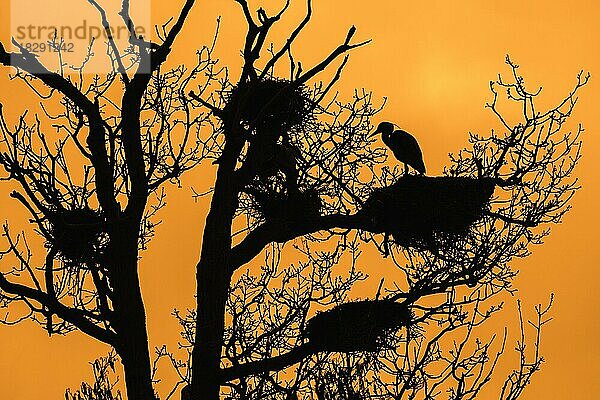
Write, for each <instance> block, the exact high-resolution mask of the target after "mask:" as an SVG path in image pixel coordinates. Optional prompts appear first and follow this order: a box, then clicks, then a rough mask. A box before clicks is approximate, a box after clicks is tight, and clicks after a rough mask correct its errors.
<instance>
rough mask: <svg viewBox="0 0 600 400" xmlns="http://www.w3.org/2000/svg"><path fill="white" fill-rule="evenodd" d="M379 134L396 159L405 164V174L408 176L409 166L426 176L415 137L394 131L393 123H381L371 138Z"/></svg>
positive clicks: (404, 132)
mask: <svg viewBox="0 0 600 400" xmlns="http://www.w3.org/2000/svg"><path fill="white" fill-rule="evenodd" d="M377 134H381V139H382V140H383V143H385V144H386V146H387V147H389V148H390V149H391V150H392V153H394V156H395V157H396V159H398V161H400V162H402V163H404V173H405V174H408V166H409V165H410V166H411V167H412V168H413V169H414V170H415V171H417V172H419V173H420V174H425V163H424V162H423V154H422V153H421V148H420V147H419V143H418V142H417V139H415V138H414V136H412V135H411V134H410V133H408V132H406V131H403V130H402V129H397V130H394V124H392V123H391V122H382V123H380V124H379V125H378V126H377V129H376V130H375V132H373V133H372V134H371V136H375V135H377Z"/></svg>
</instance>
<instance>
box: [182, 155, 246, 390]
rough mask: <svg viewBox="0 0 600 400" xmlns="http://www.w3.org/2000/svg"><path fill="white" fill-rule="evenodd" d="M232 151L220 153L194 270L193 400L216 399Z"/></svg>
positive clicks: (233, 199)
mask: <svg viewBox="0 0 600 400" xmlns="http://www.w3.org/2000/svg"><path fill="white" fill-rule="evenodd" d="M233 147H234V148H231V146H226V148H225V149H224V151H223V157H222V158H221V164H220V167H219V171H218V173H217V179H216V182H215V191H214V193H213V197H212V201H211V207H210V211H209V213H208V216H207V218H206V225H205V228H204V235H203V239H202V252H201V255H200V262H199V263H198V266H197V270H196V284H197V310H198V311H197V316H196V336H195V345H194V350H193V353H192V366H193V371H192V385H191V386H192V387H191V389H192V399H194V400H217V399H219V388H220V378H219V375H220V361H221V348H222V344H223V333H224V324H225V303H226V301H227V295H228V291H229V285H230V281H231V268H230V265H229V254H230V252H231V243H232V241H231V225H232V221H233V216H234V213H235V210H236V207H237V190H236V185H235V182H234V177H233V168H234V166H235V160H236V158H237V154H238V152H237V151H236V150H238V149H236V148H235V147H236V146H235V145H233ZM240 148H241V147H240Z"/></svg>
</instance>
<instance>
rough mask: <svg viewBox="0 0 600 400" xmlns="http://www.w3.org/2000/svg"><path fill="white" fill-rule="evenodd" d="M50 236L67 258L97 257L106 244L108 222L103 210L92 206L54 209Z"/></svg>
mask: <svg viewBox="0 0 600 400" xmlns="http://www.w3.org/2000/svg"><path fill="white" fill-rule="evenodd" d="M48 232H49V234H50V237H48V238H47V240H48V242H49V244H50V245H51V246H52V247H53V248H54V249H56V250H57V251H58V256H59V257H61V258H62V259H63V260H64V261H66V262H72V263H84V262H89V261H93V260H94V259H95V258H96V256H97V255H98V253H99V251H100V249H101V247H102V245H103V234H104V232H105V224H104V221H103V219H102V217H101V215H100V213H99V212H97V211H94V210H92V209H90V208H87V207H85V208H78V209H71V210H64V209H63V210H59V211H53V212H52V216H51V217H50V218H49V226H48Z"/></svg>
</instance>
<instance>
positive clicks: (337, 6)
mask: <svg viewBox="0 0 600 400" xmlns="http://www.w3.org/2000/svg"><path fill="white" fill-rule="evenodd" d="M71 1H73V0H71ZM111 2H114V0H110V1H104V3H111ZM292 2H293V3H294V4H293V6H292V8H291V10H290V13H289V14H288V15H287V17H286V18H287V19H286V20H284V21H282V25H283V26H290V25H289V24H292V23H294V22H295V21H298V20H299V19H300V18H302V13H303V10H304V4H303V3H302V2H301V1H298V0H292ZM6 3H8V1H7V0H3V2H2V5H1V6H0V15H1V17H0V18H2V20H3V21H2V22H3V23H5V22H6V19H7V18H8V17H7V15H8V14H7V12H6V10H7V6H8V4H6ZM165 3H167V2H159V1H155V2H154V4H153V5H152V7H153V8H152V16H153V21H154V22H155V23H162V22H163V21H165V20H166V19H167V18H168V16H170V15H172V14H173V13H174V12H175V10H176V8H177V6H178V5H179V4H180V3H183V0H174V1H173V2H171V4H165ZM259 3H260V4H264V6H265V7H266V8H270V7H272V6H273V5H277V4H280V3H281V1H274V0H269V1H264V2H254V5H255V6H256V5H257V4H259ZM218 15H221V16H222V32H221V39H220V41H219V43H218V45H217V51H216V53H217V56H218V57H219V58H221V59H222V60H223V61H224V62H225V63H226V64H230V65H232V66H233V67H234V68H233V71H234V72H233V73H234V76H235V75H236V71H237V70H236V69H235V67H236V66H237V65H238V63H239V52H238V50H239V48H240V46H241V40H242V38H243V29H244V27H245V22H244V21H243V19H242V18H241V14H240V12H239V7H238V6H237V4H235V3H234V1H233V0H218V1H217V0H211V1H206V0H205V1H198V3H197V5H196V6H195V9H194V10H193V11H192V13H191V16H190V18H189V21H188V24H187V26H186V28H184V31H183V32H182V35H181V38H180V40H179V42H177V45H176V47H175V51H174V52H173V54H172V56H171V57H172V58H171V62H172V63H186V62H189V60H192V59H193V56H194V49H196V48H198V47H200V46H201V45H203V44H207V43H208V42H209V41H210V40H211V36H210V32H211V31H212V29H213V27H214V20H215V19H216V17H217V16H218ZM114 17H115V15H114V14H113V18H114ZM599 18H600V5H598V4H597V3H596V2H592V1H570V2H557V1H554V2H548V1H537V0H536V1H528V2H523V1H512V0H511V1H506V0H504V1H502V2H481V1H474V0H472V1H458V2H448V1H429V2H396V1H389V0H387V1H386V0H370V1H368V2H366V1H356V0H352V1H341V0H328V1H318V0H317V1H315V4H314V18H313V20H312V23H311V25H310V26H309V28H308V29H307V30H306V31H305V33H304V34H303V35H302V36H301V37H300V38H299V41H298V44H297V45H296V50H297V53H298V55H299V56H300V58H301V60H302V61H303V63H304V64H305V65H310V64H311V63H313V62H315V61H317V60H318V59H319V58H320V57H322V56H323V55H325V54H327V53H328V52H329V51H330V49H331V48H332V46H335V45H337V44H338V43H339V41H340V40H341V39H343V38H344V36H345V33H346V31H347V29H348V27H349V26H350V25H352V24H354V25H356V26H357V28H358V32H357V34H356V38H357V40H362V39H368V38H372V39H373V43H372V44H371V45H369V46H368V47H365V48H362V49H359V50H357V51H356V52H354V53H352V56H351V58H350V62H349V64H348V67H347V69H346V72H345V74H344V77H343V80H342V81H341V83H340V86H339V89H340V91H341V92H342V93H346V94H348V93H350V90H352V89H353V88H355V87H365V88H367V89H370V90H372V91H373V92H374V93H375V96H376V97H379V98H380V97H383V96H386V97H388V99H389V100H388V105H387V107H386V109H385V110H384V112H383V114H382V119H389V120H393V121H395V122H397V123H399V124H400V125H401V126H402V127H403V128H405V129H406V130H408V131H410V132H413V133H414V134H415V136H417V138H418V139H419V142H420V144H421V147H422V149H423V152H424V155H425V161H426V163H427V167H428V173H429V174H432V175H435V174H439V173H441V171H442V168H443V166H444V165H445V163H446V162H447V154H448V153H449V152H453V151H455V150H457V149H458V148H459V147H461V146H462V145H463V144H464V143H465V140H466V134H467V132H468V131H479V132H482V133H483V132H488V131H489V129H490V128H492V127H497V126H496V124H495V121H494V120H493V118H492V117H491V115H490V113H489V111H487V110H485V109H484V107H483V106H484V104H485V102H486V101H487V100H488V99H489V94H488V93H489V92H488V82H489V81H490V80H491V79H494V78H495V77H496V74H497V73H498V72H502V73H506V72H507V69H506V67H505V65H504V57H505V54H506V53H510V55H511V57H512V58H513V60H515V61H516V62H517V63H518V64H520V65H521V72H522V73H523V74H524V75H525V77H526V78H527V79H528V81H529V83H530V84H531V85H532V86H537V85H538V84H542V85H543V87H544V91H543V94H542V97H543V98H542V102H544V101H548V102H554V101H556V100H558V99H559V97H561V96H563V95H564V94H566V92H567V91H568V90H570V88H571V87H572V85H573V84H574V82H575V76H576V74H577V72H578V71H579V70H580V69H586V70H589V71H591V73H592V81H591V83H590V84H589V85H588V86H587V87H586V88H584V89H583V90H582V92H581V93H582V94H581V98H580V102H579V104H578V107H577V109H576V112H575V114H574V117H573V120H576V121H581V122H583V123H584V126H585V127H586V133H585V137H584V158H583V160H582V161H581V163H580V165H579V167H578V170H577V174H578V176H580V177H581V184H582V185H583V189H582V190H581V191H580V192H578V193H577V195H576V197H575V199H574V203H573V204H574V209H573V211H572V212H571V213H569V214H568V215H567V216H566V218H565V220H564V223H563V224H562V225H559V226H556V227H555V228H554V229H553V233H552V235H551V236H550V237H549V238H548V239H547V240H546V243H545V244H544V245H543V246H540V247H536V248H534V253H533V255H532V256H530V257H529V258H527V259H526V260H523V261H519V262H518V264H517V265H518V267H519V268H520V270H521V273H520V275H519V277H518V279H517V281H516V282H515V286H516V287H517V288H518V289H519V293H518V297H519V298H521V299H522V300H523V302H524V306H525V308H526V309H528V308H531V307H532V306H533V305H534V304H537V303H539V302H545V301H546V300H547V298H548V295H549V293H550V292H554V293H555V294H556V305H555V307H554V309H553V316H554V317H555V319H554V321H553V322H552V323H551V324H550V325H548V327H547V330H546V331H545V333H544V339H543V340H544V341H543V354H544V355H545V356H546V359H547V362H546V363H545V364H544V365H543V369H542V371H541V372H540V373H539V374H538V375H536V376H535V377H534V381H533V384H532V385H531V386H530V387H529V388H528V389H527V391H526V393H525V396H524V397H523V398H525V399H540V398H544V399H563V398H573V399H581V400H584V399H593V398H594V399H595V398H597V395H596V393H598V392H600V380H598V379H597V374H598V367H597V366H598V364H599V363H600V350H599V346H598V342H597V340H598V338H600V322H599V321H600V306H599V302H598V301H597V298H596V297H597V296H596V292H597V290H598V289H597V282H599V281H600V273H599V272H598V269H597V267H598V262H597V260H596V257H595V255H594V253H593V252H592V251H591V249H593V246H595V245H597V244H596V242H595V241H594V239H595V237H594V236H595V234H596V232H597V227H598V226H600V219H599V216H598V212H596V211H595V210H594V208H593V207H594V204H596V203H597V201H598V198H599V197H600V190H599V187H598V184H599V183H600V182H599V179H598V177H599V176H600V174H599V173H598V172H597V171H598V167H599V166H600V159H599V158H598V157H596V156H595V155H596V153H597V152H598V151H600V148H599V145H600V140H599V139H598V136H597V135H596V131H597V130H599V129H600V113H598V112H594V110H595V108H596V107H597V104H600V92H599V91H598V90H597V87H598V83H597V82H596V81H597V80H598V78H597V77H596V76H595V74H598V73H600V51H599V50H600V24H598V19H599ZM286 24H288V25H286ZM3 33H6V32H3ZM1 38H2V41H3V42H4V43H7V41H6V35H3V36H1ZM2 71H3V72H2V73H1V74H0V101H2V102H3V103H5V104H6V109H7V114H8V115H9V116H14V115H16V114H15V113H17V112H20V111H21V110H23V109H24V108H25V107H26V106H25V104H26V101H27V99H30V97H28V96H25V95H22V94H21V93H22V92H24V91H25V88H24V86H23V85H22V84H19V83H14V82H12V83H11V82H9V81H8V80H7V79H6V72H7V71H8V70H7V69H3V70H2ZM11 96H14V97H12V98H11ZM11 113H12V114H11ZM204 172H205V173H204V174H199V173H197V174H192V175H189V176H188V178H187V179H185V180H184V185H183V188H182V189H178V190H175V189H174V190H171V191H170V193H169V194H170V196H169V199H168V206H167V208H166V209H165V210H163V212H162V219H163V221H164V222H163V224H162V225H161V226H160V228H159V231H158V235H157V237H156V239H155V240H154V241H153V242H152V243H151V248H150V250H149V251H147V252H145V253H144V255H143V257H144V258H143V260H142V267H141V276H142V282H143V287H142V290H143V294H144V298H145V302H146V305H147V310H148V328H149V334H150V339H151V342H152V343H151V344H152V345H153V346H156V345H160V344H162V343H171V344H173V343H175V341H176V339H177V338H178V326H177V324H176V323H175V321H174V320H173V319H172V318H171V317H170V315H169V314H170V312H171V311H172V309H173V308H174V307H179V308H182V307H185V306H191V305H192V304H193V303H192V300H193V299H192V296H193V293H194V279H193V274H194V266H195V262H196V260H197V256H198V253H199V248H200V242H199V239H200V233H201V223H202V221H203V220H204V216H205V214H206V207H207V200H206V199H204V200H201V201H199V202H197V203H194V201H193V200H192V198H191V190H190V186H192V185H193V186H194V187H195V188H200V189H203V188H206V187H208V185H209V182H210V179H212V175H210V174H206V171H204ZM0 193H1V194H2V197H1V198H0V204H2V206H3V210H4V211H2V214H1V215H0V219H1V220H2V221H4V220H5V219H8V218H9V215H7V214H8V211H6V210H8V209H12V208H13V207H12V205H9V204H8V202H9V201H10V200H9V199H8V198H7V197H6V196H5V195H4V192H0ZM21 215H22V214H21ZM14 218H18V216H16V215H15V216H14ZM11 219H12V218H11ZM365 265H368V262H366V263H365ZM165 271H168V273H165ZM367 272H368V271H367ZM166 291H168V293H169V296H168V298H167V296H165V292H166ZM515 307H516V306H515V300H509V301H508V302H507V307H506V310H505V311H504V313H503V314H502V315H501V316H500V320H499V321H497V323H498V327H500V326H502V324H503V321H502V319H508V320H514V319H515V318H516V314H515V312H516V311H515ZM513 333H516V332H513ZM512 338H514V336H513V337H512ZM511 344H512V342H511ZM509 348H512V346H510V347H509ZM0 352H1V354H2V356H1V357H0V398H1V399H10V400H13V399H14V400H30V399H32V400H33V399H38V398H48V399H52V398H55V399H58V398H62V397H61V396H62V395H63V392H64V389H65V388H66V387H74V386H76V385H78V383H79V382H80V381H81V379H82V378H84V377H88V376H89V371H88V368H87V366H86V365H87V362H88V361H90V360H92V359H93V358H95V357H97V356H99V355H102V354H104V353H105V349H104V347H103V346H101V345H99V344H97V343H95V342H94V341H93V340H91V339H89V338H87V337H85V336H83V335H80V334H78V333H75V334H71V335H69V336H67V337H52V338H51V339H49V338H48V337H47V335H46V334H45V333H44V332H43V331H42V330H41V329H39V328H38V327H37V326H35V325H34V324H33V323H30V322H25V323H23V324H21V325H19V326H16V327H3V326H0ZM507 361H510V357H507ZM494 397H497V396H491V397H490V398H494ZM486 398H487V397H486Z"/></svg>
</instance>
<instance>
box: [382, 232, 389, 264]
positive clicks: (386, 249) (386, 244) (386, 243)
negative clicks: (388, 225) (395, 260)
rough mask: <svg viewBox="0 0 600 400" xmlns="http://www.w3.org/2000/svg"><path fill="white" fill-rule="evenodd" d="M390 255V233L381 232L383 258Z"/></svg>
mask: <svg viewBox="0 0 600 400" xmlns="http://www.w3.org/2000/svg"><path fill="white" fill-rule="evenodd" d="M389 255H390V234H389V233H388V232H385V233H384V234H383V258H387V257H388V256H389Z"/></svg>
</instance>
